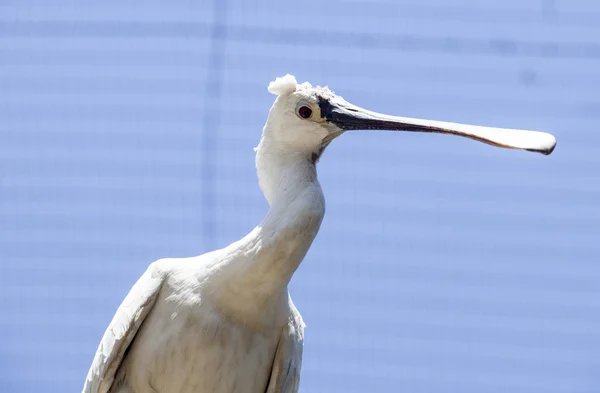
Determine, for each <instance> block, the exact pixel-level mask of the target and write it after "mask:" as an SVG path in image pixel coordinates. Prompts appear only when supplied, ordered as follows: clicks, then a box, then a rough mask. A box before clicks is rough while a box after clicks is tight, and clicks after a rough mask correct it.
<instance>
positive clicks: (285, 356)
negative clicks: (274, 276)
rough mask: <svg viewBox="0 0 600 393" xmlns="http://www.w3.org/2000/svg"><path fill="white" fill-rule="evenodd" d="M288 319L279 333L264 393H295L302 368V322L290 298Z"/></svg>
mask: <svg viewBox="0 0 600 393" xmlns="http://www.w3.org/2000/svg"><path fill="white" fill-rule="evenodd" d="M289 302H290V309H291V313H290V317H289V320H288V323H287V325H286V326H284V327H283V329H282V331H281V336H280V338H279V344H278V346H277V351H276V353H275V359H274V361H273V369H272V370H271V378H270V380H269V385H268V386H267V391H266V393H297V392H298V387H299V385H300V370H301V368H302V349H303V346H304V327H305V326H306V325H305V324H304V321H303V320H302V316H300V313H299V312H298V310H297V309H296V307H295V306H294V303H292V299H291V298H290V300H289Z"/></svg>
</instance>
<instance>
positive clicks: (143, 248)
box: [0, 0, 600, 393]
mask: <svg viewBox="0 0 600 393" xmlns="http://www.w3.org/2000/svg"><path fill="white" fill-rule="evenodd" d="M599 19H600V4H599V3H598V2H596V1H593V0H569V1H567V0H564V1H560V0H556V1H553V0H505V1H491V0H483V1H481V0H478V1H476V0H460V1H459V0H456V1H443V0H398V1H391V0H376V1H366V0H362V1H361V0H347V1H344V0H336V1H316V0H314V1H313V0H306V1H303V2H281V1H276V0H273V1H242V0H214V1H184V0H171V1H168V2H167V1H156V0H143V1H142V0H133V1H131V0H130V1H121V0H119V1H117V0H104V1H74V0H53V1H44V0H0V269H1V270H0V315H1V317H0V337H1V338H0V391H1V392H6V393H9V392H19V393H28V392H42V391H43V392H49V393H54V392H79V391H80V389H81V387H82V385H83V381H84V378H85V376H86V374H87V370H88V368H89V366H90V363H91V360H92V358H93V354H94V352H95V350H96V348H97V345H98V343H99V341H100V338H101V336H102V334H103V332H104V330H105V329H106V327H107V325H108V323H109V322H110V320H111V318H112V316H113V314H114V312H115V311H116V309H117V307H118V305H119V304H120V303H121V301H122V299H123V298H124V297H125V295H126V294H127V292H128V291H129V289H130V287H131V286H132V285H133V283H134V282H135V281H136V280H137V278H138V277H139V276H140V275H141V273H142V272H143V271H144V270H145V269H146V267H147V266H148V264H149V263H151V262H152V261H154V260H156V259H159V258H162V257H184V256H191V255H198V254H202V253H204V252H207V251H210V250H212V249H215V248H218V247H223V246H226V245H228V244H229V243H231V242H232V241H234V240H237V239H238V238H240V237H242V236H244V235H245V234H246V233H247V232H249V231H250V230H251V229H252V228H253V227H254V226H255V225H256V224H258V223H259V222H260V220H261V219H262V218H263V216H264V214H265V213H266V211H267V209H268V205H267V203H266V201H265V200H264V198H263V196H262V194H261V192H260V190H259V188H258V185H257V181H256V174H255V168H254V151H253V147H255V146H256V145H257V144H258V141H259V138H260V134H261V130H262V126H263V124H264V121H265V119H266V116H267V113H268V110H269V108H270V105H271V103H272V102H273V100H274V96H272V95H270V94H269V93H268V92H267V89H266V87H267V85H268V83H269V82H270V81H271V80H273V79H274V78H275V77H277V76H281V75H284V74H286V73H288V72H289V73H292V74H295V75H296V77H297V78H298V80H299V81H300V82H302V81H305V80H308V81H310V82H311V83H313V84H321V85H329V86H330V87H331V88H332V89H333V90H334V91H335V92H337V93H339V94H341V95H342V96H343V97H344V98H346V99H347V100H348V101H350V102H352V103H354V104H357V105H360V106H363V107H366V108H369V109H373V110H376V111H380V112H385V113H390V114H396V115H402V116H410V117H423V118H430V119H438V120H448V121H456V122H466V123H475V124H481V125H492V126H500V127H514V128H525V129H539V130H544V131H547V132H551V133H553V134H554V135H556V137H557V139H558V147H557V149H556V151H555V152H554V154H553V155H551V156H549V157H544V156H542V155H537V154H531V153H526V152H521V151H510V150H503V149H497V148H493V147H490V146H487V145H484V144H481V143H476V142H473V141H471V140H467V139H462V138H456V137H447V136H441V135H425V134H411V133H391V132H353V133H348V134H346V135H344V136H343V137H341V138H339V139H338V140H336V141H335V142H334V143H332V144H331V146H330V147H329V148H328V149H327V151H326V153H325V154H324V156H323V158H322V159H321V161H320V163H319V175H320V180H321V183H322V186H323V189H324V191H325V194H326V197H327V203H328V207H327V209H328V210H327V215H326V217H325V220H324V222H323V225H322V227H321V231H320V234H319V236H318V237H317V239H316V241H315V243H314V245H313V247H312V249H311V250H310V252H309V254H308V256H307V258H306V259H305V261H304V263H303V264H302V266H301V267H300V269H299V271H298V272H297V274H296V275H295V276H294V279H293V282H292V285H291V291H292V296H293V298H294V300H295V302H296V305H297V306H298V308H299V309H300V311H301V312H302V314H303V316H304V319H305V321H306V322H307V324H308V327H307V330H306V345H305V350H304V363H303V375H302V383H301V391H302V392H328V393H329V392H345V393H347V392H356V393H364V392H377V391H379V392H384V391H393V392H396V391H398V392H427V393H430V392H431V393H438V392H439V393H442V392H461V393H480V392H488V393H500V392H511V393H517V392H523V393H525V392H526V393H536V392H539V393H541V392H543V393H551V392H565V393H566V392H568V393H584V392H586V393H592V392H599V391H600V285H599V282H600V243H599V235H600V204H599V200H600V174H599V168H600V167H599V164H600V134H599V126H600V98H599V96H598V92H599V91H600V24H598V20H599Z"/></svg>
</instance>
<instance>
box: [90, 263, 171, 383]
mask: <svg viewBox="0 0 600 393" xmlns="http://www.w3.org/2000/svg"><path fill="white" fill-rule="evenodd" d="M163 278H164V276H163V274H162V273H161V272H160V270H159V269H157V267H156V264H152V265H150V267H149V268H148V269H147V270H146V272H145V273H144V274H143V275H142V277H140V279H139V280H138V281H137V282H136V283H135V285H134V286H133V288H131V291H129V294H128V295H127V297H125V300H123V303H121V306H120V307H119V309H118V310H117V313H116V314H115V316H114V317H113V320H112V322H111V323H110V325H109V326H108V328H107V329H106V332H105V333H104V336H103V337H102V341H101V342H100V345H99V346H98V350H97V351H96V356H95V357H94V361H93V362H92V366H91V367H90V371H89V373H88V376H87V379H86V381H85V384H84V386H83V393H107V392H108V390H109V389H110V388H111V386H112V384H113V381H114V380H115V375H116V373H117V370H118V369H119V366H120V365H121V361H122V360H123V357H124V355H125V352H126V351H127V348H128V347H129V345H130V344H131V343H132V342H133V339H134V337H135V334H136V333H137V331H138V330H139V328H140V326H141V325H142V322H144V319H145V318H146V316H147V315H148V313H150V310H152V307H153V306H154V302H155V301H156V298H157V296H158V293H159V292H160V288H161V286H162V283H163Z"/></svg>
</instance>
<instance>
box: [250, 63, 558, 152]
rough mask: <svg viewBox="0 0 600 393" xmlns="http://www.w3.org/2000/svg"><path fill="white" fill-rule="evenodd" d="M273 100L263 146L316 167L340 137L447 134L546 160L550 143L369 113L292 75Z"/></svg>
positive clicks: (535, 135) (527, 135) (529, 134)
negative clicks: (309, 159) (305, 157)
mask: <svg viewBox="0 0 600 393" xmlns="http://www.w3.org/2000/svg"><path fill="white" fill-rule="evenodd" d="M268 89H269V92H271V93H273V94H275V95H277V99H276V100H275V103H274V104H273V106H272V108H271V111H270V113H269V117H268V120H267V124H266V126H265V129H264V130H263V140H262V141H261V143H262V142H263V141H265V139H268V140H269V142H270V143H272V144H275V145H276V146H278V148H279V149H281V150H283V151H290V152H302V153H310V154H312V156H313V159H314V160H315V161H316V160H317V159H318V158H319V157H320V155H321V153H322V152H323V150H324V149H325V147H327V145H328V144H329V143H330V142H331V141H332V140H333V139H335V138H337V137H338V136H340V135H342V134H343V133H344V132H346V131H352V130H394V131H411V132H427V133H439V134H451V135H457V136H462V137H466V138H470V139H474V140H477V141H480V142H484V143H487V144H490V145H494V146H498V147H503V148H510V149H520V150H527V151H532V152H537V153H541V154H544V155H548V154H550V153H552V151H553V150H554V147H555V145H556V139H555V138H554V137H553V136H552V135H550V134H547V133H544V132H539V131H527V130H514V129H505V128H493V127H483V126H474V125H467V124H457V123H448V122H440V121H431V120H422V119H413V118H408V117H398V116H390V115H384V114H381V113H377V112H372V111H369V110H366V109H363V108H360V107H358V106H356V105H352V104H350V103H349V102H347V101H345V100H344V99H343V98H342V97H341V96H339V95H336V94H334V93H333V92H332V91H331V90H329V88H327V87H320V86H316V87H313V86H312V85H311V84H309V83H308V82H305V83H302V84H298V83H297V82H296V78H294V76H292V75H289V74H288V75H285V76H283V77H281V78H277V79H276V80H274V81H273V82H271V83H270V85H269V88H268Z"/></svg>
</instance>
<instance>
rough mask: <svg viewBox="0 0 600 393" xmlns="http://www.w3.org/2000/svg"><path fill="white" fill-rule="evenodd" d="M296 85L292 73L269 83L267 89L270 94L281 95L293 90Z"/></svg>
mask: <svg viewBox="0 0 600 393" xmlns="http://www.w3.org/2000/svg"><path fill="white" fill-rule="evenodd" d="M297 85H298V83H297V82H296V78H295V77H294V75H290V74H287V75H285V76H282V77H280V78H276V79H275V80H274V81H273V82H271V83H269V87H268V89H269V93H271V94H275V95H281V94H286V93H293V92H295V91H296V87H297Z"/></svg>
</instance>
